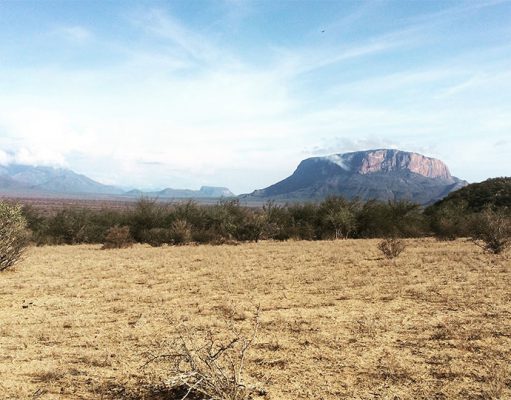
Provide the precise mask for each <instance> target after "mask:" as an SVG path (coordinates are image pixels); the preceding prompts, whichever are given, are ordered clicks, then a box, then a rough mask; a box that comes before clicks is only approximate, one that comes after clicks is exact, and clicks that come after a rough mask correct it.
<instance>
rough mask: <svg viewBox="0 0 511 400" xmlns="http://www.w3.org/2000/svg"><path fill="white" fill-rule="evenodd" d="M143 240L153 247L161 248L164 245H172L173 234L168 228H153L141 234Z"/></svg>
mask: <svg viewBox="0 0 511 400" xmlns="http://www.w3.org/2000/svg"><path fill="white" fill-rule="evenodd" d="M140 236H141V239H142V241H143V242H144V243H147V244H149V245H151V246H153V247H160V246H163V245H164V244H172V234H171V231H170V229H167V228H152V229H148V230H145V231H143V232H142V233H141V235H140Z"/></svg>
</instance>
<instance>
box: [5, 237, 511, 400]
mask: <svg viewBox="0 0 511 400" xmlns="http://www.w3.org/2000/svg"><path fill="white" fill-rule="evenodd" d="M376 245H377V241H371V240H356V241H355V240H348V241H335V242H329V241H324V242H293V241H290V242H287V243H273V242H266V243H264V242H263V243H258V244H243V245H239V246H216V247H215V246H207V245H204V246H185V247H166V248H150V247H147V246H142V245H137V246H135V247H133V248H131V249H126V250H108V251H102V250H100V249H99V246H57V247H42V248H31V249H30V250H29V251H28V253H27V255H26V258H25V260H24V262H23V263H22V264H20V265H19V266H18V267H17V268H15V269H13V270H9V271H5V272H4V273H2V274H0V350H1V351H0V376H1V380H0V398H2V399H35V398H39V399H97V398H109V397H108V396H110V395H111V394H112V393H118V394H120V396H121V397H122V396H127V393H128V392H130V391H131V392H132V393H134V392H139V393H141V392H142V389H140V388H141V387H142V386H141V384H143V383H147V382H158V380H161V379H165V378H166V376H165V375H166V365H165V364H158V363H152V364H149V365H148V366H147V367H145V368H142V365H143V364H144V363H145V361H146V360H147V357H148V355H147V354H148V353H153V354H158V353H159V352H160V353H161V352H164V351H165V343H166V340H168V339H170V338H172V337H175V335H177V334H178V333H179V332H181V333H182V332H185V333H186V332H187V331H188V332H192V331H198V330H204V329H212V330H213V331H215V332H218V334H219V335H220V336H222V335H224V334H226V332H227V325H228V324H227V322H225V321H233V323H235V324H238V325H240V326H241V327H247V326H248V325H249V324H250V321H251V315H252V313H253V312H254V309H255V307H256V305H258V304H260V307H261V314H260V320H261V323H260V330H259V335H258V338H257V343H256V344H255V345H254V347H253V348H252V349H251V351H250V352H249V354H248V358H247V362H246V372H247V378H248V379H249V380H250V381H251V382H253V383H254V384H258V385H260V386H262V387H263V388H264V389H266V390H267V392H268V394H267V395H266V398H267V399H293V400H295V399H344V398H346V399H457V398H460V399H510V398H511V376H510V372H511V367H510V364H511V262H510V258H509V255H507V256H506V257H501V258H499V259H492V258H491V257H489V256H486V255H484V254H483V253H482V252H481V251H480V249H478V248H477V247H476V246H474V245H472V244H470V243H465V242H463V241H456V242H452V243H442V242H436V241H434V240H410V241H408V247H407V249H406V250H405V252H404V253H403V254H402V255H401V256H400V257H399V258H398V259H397V261H396V262H392V261H386V260H383V259H382V258H381V255H380V254H379V252H378V250H377V246H376ZM123 388H124V389H123ZM137 388H138V389H137Z"/></svg>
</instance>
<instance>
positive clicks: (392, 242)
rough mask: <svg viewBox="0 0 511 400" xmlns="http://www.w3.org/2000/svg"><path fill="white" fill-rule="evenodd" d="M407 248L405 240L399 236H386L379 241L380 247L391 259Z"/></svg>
mask: <svg viewBox="0 0 511 400" xmlns="http://www.w3.org/2000/svg"><path fill="white" fill-rule="evenodd" d="M405 248H406V244H405V242H404V241H403V240H402V239H398V238H385V239H383V240H382V241H381V242H380V243H378V249H379V250H380V251H381V252H382V253H383V255H384V256H385V257H386V258H388V259H389V260H391V259H393V258H396V257H397V256H399V255H400V254H401V253H402V252H403V250H404V249H405Z"/></svg>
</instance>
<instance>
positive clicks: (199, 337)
mask: <svg viewBox="0 0 511 400" xmlns="http://www.w3.org/2000/svg"><path fill="white" fill-rule="evenodd" d="M258 328H259V309H258V310H257V312H256V313H255V316H254V319H253V321H252V327H251V331H250V332H249V334H248V335H246V334H244V333H243V332H242V330H241V329H238V328H236V327H234V326H233V325H232V324H230V326H229V331H230V332H229V337H228V338H227V339H223V340H219V339H217V336H216V335H215V334H214V333H213V332H212V331H211V330H208V331H206V332H198V331H191V330H189V329H187V330H185V334H182V335H180V337H179V338H178V339H177V340H174V341H172V342H170V345H169V346H168V348H169V351H168V352H166V353H165V354H158V355H150V357H149V360H148V362H147V363H146V364H145V365H148V364H150V363H153V362H155V361H166V362H167V363H168V365H169V366H170V367H169V374H170V377H169V379H168V381H167V382H165V384H164V385H163V386H161V385H160V390H161V391H162V392H164V393H179V394H180V396H179V398H180V399H183V400H184V399H189V400H192V399H198V400H199V399H200V400H206V399H207V400H248V399H251V398H252V396H253V395H254V394H263V393H264V391H263V390H261V389H260V388H256V387H254V386H251V385H248V384H247V383H246V381H245V379H244V366H245V358H246V355H247V352H248V351H249V350H250V348H251V347H252V345H253V344H254V341H255V339H256V336H257V332H258ZM176 398H178V397H176Z"/></svg>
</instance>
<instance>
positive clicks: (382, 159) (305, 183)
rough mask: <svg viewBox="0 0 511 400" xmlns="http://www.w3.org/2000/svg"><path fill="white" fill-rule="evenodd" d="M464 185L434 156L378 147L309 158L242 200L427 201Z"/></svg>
mask: <svg viewBox="0 0 511 400" xmlns="http://www.w3.org/2000/svg"><path fill="white" fill-rule="evenodd" d="M466 184H467V182H465V181H463V180H460V179H458V178H456V177H453V176H452V175H451V173H450V172H449V169H448V168H447V166H446V165H445V164H444V163H443V162H442V161H440V160H437V159H435V158H431V157H426V156H423V155H421V154H417V153H410V152H406V151H401V150H394V149H377V150H368V151H356V152H351V153H344V154H332V155H329V156H325V157H312V158H308V159H306V160H304V161H302V162H301V163H300V164H299V165H298V168H297V169H296V170H295V172H294V173H293V174H292V175H291V176H289V177H288V178H286V179H284V180H282V181H280V182H278V183H276V184H274V185H271V186H269V187H267V188H265V189H261V190H256V191H254V192H252V193H251V194H248V195H243V196H242V199H243V200H246V201H257V200H259V201H260V200H264V199H275V200H319V199H322V198H325V197H327V196H332V195H336V196H342V197H346V198H349V199H352V198H360V199H362V200H370V199H377V200H405V199H406V200H410V201H414V202H417V203H421V204H429V203H431V202H434V201H436V200H438V199H441V198H443V197H445V196H447V194H449V193H450V192H452V191H453V190H456V189H459V188H461V187H463V186H465V185H466Z"/></svg>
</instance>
